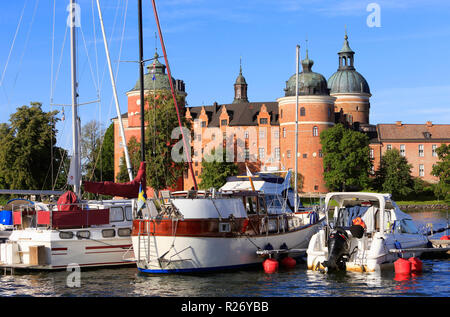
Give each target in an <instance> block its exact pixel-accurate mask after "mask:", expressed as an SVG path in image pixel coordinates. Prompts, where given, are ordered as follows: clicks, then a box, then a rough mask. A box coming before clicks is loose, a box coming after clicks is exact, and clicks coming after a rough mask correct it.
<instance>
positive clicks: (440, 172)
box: [431, 144, 450, 203]
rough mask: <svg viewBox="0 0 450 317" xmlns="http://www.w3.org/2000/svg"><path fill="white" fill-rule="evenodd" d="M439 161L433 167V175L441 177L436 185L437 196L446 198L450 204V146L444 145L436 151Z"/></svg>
mask: <svg viewBox="0 0 450 317" xmlns="http://www.w3.org/2000/svg"><path fill="white" fill-rule="evenodd" d="M436 153H437V155H438V158H439V161H438V162H437V163H436V164H435V165H434V166H433V169H432V170H431V174H432V175H434V176H436V177H439V183H438V184H436V185H435V190H434V192H435V195H436V196H437V197H438V198H439V197H444V198H445V200H446V201H447V202H449V203H450V145H447V144H442V145H441V146H440V147H438V148H437V149H436Z"/></svg>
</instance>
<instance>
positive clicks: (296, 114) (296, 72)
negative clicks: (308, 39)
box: [294, 44, 300, 212]
mask: <svg viewBox="0 0 450 317" xmlns="http://www.w3.org/2000/svg"><path fill="white" fill-rule="evenodd" d="M299 58H300V45H298V44H297V46H296V54H295V64H296V66H295V152H294V153H295V171H294V187H295V192H294V193H295V195H294V204H295V207H294V211H295V212H297V211H298V184H297V183H298V71H299Z"/></svg>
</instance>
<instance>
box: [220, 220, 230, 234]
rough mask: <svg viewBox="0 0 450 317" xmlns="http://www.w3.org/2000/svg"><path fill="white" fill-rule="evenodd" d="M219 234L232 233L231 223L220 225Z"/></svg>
mask: <svg viewBox="0 0 450 317" xmlns="http://www.w3.org/2000/svg"><path fill="white" fill-rule="evenodd" d="M219 232H231V225H230V223H229V222H221V223H219Z"/></svg>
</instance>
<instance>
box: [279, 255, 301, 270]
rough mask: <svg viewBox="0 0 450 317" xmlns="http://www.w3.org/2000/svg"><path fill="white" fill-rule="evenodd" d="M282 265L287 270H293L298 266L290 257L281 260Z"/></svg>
mask: <svg viewBox="0 0 450 317" xmlns="http://www.w3.org/2000/svg"><path fill="white" fill-rule="evenodd" d="M281 265H282V266H283V267H285V268H287V269H292V268H294V267H295V266H296V265H297V261H295V259H293V258H291V257H290V256H287V257H285V258H283V260H281Z"/></svg>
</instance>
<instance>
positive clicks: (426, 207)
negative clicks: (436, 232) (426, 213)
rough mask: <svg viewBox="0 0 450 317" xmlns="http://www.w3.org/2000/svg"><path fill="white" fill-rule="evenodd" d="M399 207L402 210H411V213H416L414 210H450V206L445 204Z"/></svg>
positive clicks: (402, 205) (404, 205)
mask: <svg viewBox="0 0 450 317" xmlns="http://www.w3.org/2000/svg"><path fill="white" fill-rule="evenodd" d="M397 205H398V207H399V208H400V209H401V210H409V211H414V210H417V211H418V210H440V211H445V210H449V209H450V206H449V205H447V204H445V203H443V204H397Z"/></svg>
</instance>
